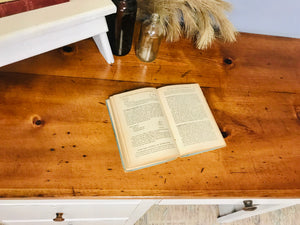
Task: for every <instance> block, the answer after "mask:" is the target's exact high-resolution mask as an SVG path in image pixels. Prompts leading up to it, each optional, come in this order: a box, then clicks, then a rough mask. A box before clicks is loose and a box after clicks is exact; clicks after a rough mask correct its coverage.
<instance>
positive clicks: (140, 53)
mask: <svg viewBox="0 0 300 225" xmlns="http://www.w3.org/2000/svg"><path fill="white" fill-rule="evenodd" d="M162 37H163V28H162V26H161V24H160V18H159V15H158V14H157V13H153V14H152V15H151V18H150V19H149V20H145V21H144V22H143V23H142V25H141V30H140V35H139V40H138V43H137V46H136V55H137V57H138V58H139V59H140V60H141V61H144V62H152V61H153V60H154V59H155V58H156V56H157V54H158V50H159V46H160V42H161V39H162Z"/></svg>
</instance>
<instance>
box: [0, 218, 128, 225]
mask: <svg viewBox="0 0 300 225" xmlns="http://www.w3.org/2000/svg"><path fill="white" fill-rule="evenodd" d="M125 223H126V220H123V219H120V220H95V221H84V220H82V221H64V222H53V221H20V222H15V221H14V222H9V221H7V222H4V223H0V224H1V225H124V224H125Z"/></svg>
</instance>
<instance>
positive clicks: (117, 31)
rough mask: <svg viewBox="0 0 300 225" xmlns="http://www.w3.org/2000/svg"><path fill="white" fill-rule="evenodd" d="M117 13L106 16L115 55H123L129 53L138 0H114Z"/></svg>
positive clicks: (109, 37)
mask: <svg viewBox="0 0 300 225" xmlns="http://www.w3.org/2000/svg"><path fill="white" fill-rule="evenodd" d="M113 2H114V4H115V5H116V6H117V13H115V14H112V15H109V16H107V17H106V20H107V25H108V29H109V31H108V39H109V42H110V46H111V48H112V52H113V54H114V55H118V56H122V55H126V54H128V53H129V51H130V49H131V45H132V37H133V31H134V24H135V18H136V11H137V3H136V0H113Z"/></svg>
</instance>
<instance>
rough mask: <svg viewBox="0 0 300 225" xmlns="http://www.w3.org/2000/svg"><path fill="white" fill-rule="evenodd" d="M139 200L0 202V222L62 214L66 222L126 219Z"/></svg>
mask: <svg viewBox="0 0 300 225" xmlns="http://www.w3.org/2000/svg"><path fill="white" fill-rule="evenodd" d="M140 202H141V201H140V200H74V201H72V200H54V201H47V200H44V201H27V202H25V203H24V201H23V202H21V203H19V202H18V201H0V221H5V220H13V221H16V220H52V219H54V218H55V217H56V213H63V218H65V219H66V220H75V219H79V220H81V219H87V218H90V219H91V218H107V219H109V218H128V217H129V216H130V215H131V213H132V212H133V211H134V210H135V209H136V207H137V206H138V205H139V204H140Z"/></svg>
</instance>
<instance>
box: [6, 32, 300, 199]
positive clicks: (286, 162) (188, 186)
mask: <svg viewBox="0 0 300 225" xmlns="http://www.w3.org/2000/svg"><path fill="white" fill-rule="evenodd" d="M115 61H116V62H115V64H113V65H108V64H106V62H105V60H104V59H103V58H102V56H101V55H100V53H99V52H98V49H97V48H96V46H95V44H94V42H93V41H92V40H91V39H88V40H84V41H81V42H78V43H76V44H73V45H71V46H69V47H67V48H65V51H64V50H63V49H57V50H53V51H51V52H48V53H45V54H42V55H39V56H36V57H33V58H30V59H27V60H24V61H21V62H18V63H15V64H11V65H9V66H5V67H2V68H0V128H1V129H0V197H2V198H24V197H44V198H45V197H50V198H52V197H54V198H108V197H109V198H110V197H112V198H114V197H158V198H213V197H215V198H223V197H225V198H233V197H269V198H282V197H283V198H286V197H291V198H299V197H300V179H299V178H300V175H299V174H300V40H299V39H289V38H280V37H270V36H261V35H253V34H240V36H239V37H238V42H237V43H234V44H222V43H219V42H215V43H214V45H213V46H212V48H210V49H208V50H206V51H200V50H196V49H194V48H193V46H192V44H191V43H190V42H189V41H185V40H182V41H180V42H177V43H163V44H162V46H161V49H160V53H159V56H158V59H157V60H155V61H154V62H152V63H142V62H140V61H139V60H138V59H137V58H136V57H135V55H134V51H131V53H130V54H129V55H127V56H124V57H115ZM192 82H197V83H199V84H200V86H201V87H202V88H203V92H204V94H205V96H206V98H207V101H208V103H209V105H210V107H211V109H212V112H213V114H214V116H215V119H216V121H217V123H218V125H219V127H220V129H221V130H222V132H223V134H224V136H225V137H226V138H225V140H226V142H227V145H228V146H227V147H226V148H222V149H219V150H215V151H211V152H207V153H203V154H199V155H196V156H192V157H187V158H182V159H177V160H175V161H171V162H168V163H165V164H162V165H158V166H154V167H150V168H146V169H142V170H138V171H135V172H129V173H125V172H124V171H123V168H122V166H121V161H120V157H119V153H118V149H117V145H116V141H115V138H114V133H113V130H112V126H111V123H110V120H109V115H108V112H107V109H106V106H105V99H107V98H108V97H109V96H110V95H112V94H115V93H118V92H123V91H125V90H129V89H133V88H138V87H145V86H156V87H158V86H162V85H165V84H174V83H192Z"/></svg>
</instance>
